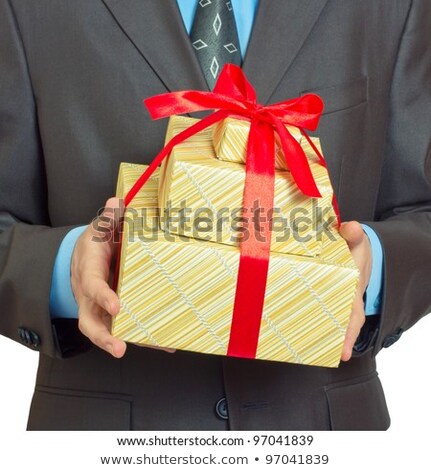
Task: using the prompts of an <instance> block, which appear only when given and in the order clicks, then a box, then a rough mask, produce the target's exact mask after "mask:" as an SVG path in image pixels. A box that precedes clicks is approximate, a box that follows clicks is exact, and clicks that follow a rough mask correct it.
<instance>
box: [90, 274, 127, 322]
mask: <svg viewBox="0 0 431 470" xmlns="http://www.w3.org/2000/svg"><path fill="white" fill-rule="evenodd" d="M82 292H83V294H84V295H85V297H86V298H87V299H88V300H91V301H92V302H94V303H95V304H97V305H98V306H99V307H100V308H102V309H103V310H106V311H107V312H108V313H109V314H110V315H117V313H118V312H119V311H120V300H119V298H118V296H117V294H116V293H115V292H114V291H113V290H112V289H111V288H110V287H109V284H108V283H107V282H106V281H105V279H104V278H103V276H101V275H98V274H95V273H91V274H90V273H86V275H85V277H84V278H83V280H82Z"/></svg>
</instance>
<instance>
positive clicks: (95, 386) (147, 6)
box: [0, 0, 431, 429]
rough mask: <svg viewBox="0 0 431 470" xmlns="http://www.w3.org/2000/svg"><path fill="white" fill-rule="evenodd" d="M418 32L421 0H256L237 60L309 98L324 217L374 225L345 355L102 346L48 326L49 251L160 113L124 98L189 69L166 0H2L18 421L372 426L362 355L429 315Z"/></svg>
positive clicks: (191, 79) (424, 16) (5, 250)
mask: <svg viewBox="0 0 431 470" xmlns="http://www.w3.org/2000/svg"><path fill="white" fill-rule="evenodd" d="M430 27H431V2H430V1H429V0H354V1H353V0H301V1H299V0H261V1H260V6H259V8H258V11H257V16H256V20H255V24H254V28H253V32H252V36H251V40H250V43H249V46H248V50H247V54H246V57H245V60H244V65H243V68H244V70H245V72H246V74H247V76H248V77H249V79H250V81H251V82H252V83H253V84H254V85H255V87H256V89H257V94H258V99H259V101H260V102H262V103H273V102H276V101H280V100H283V99H287V98H290V97H295V96H298V95H300V94H301V93H304V92H306V91H315V92H317V93H319V94H320V95H321V96H322V98H323V99H324V100H325V103H326V109H325V113H324V116H323V117H322V120H321V125H320V127H319V129H318V132H317V134H318V135H319V136H320V138H321V142H322V145H323V149H324V153H325V156H326V158H327V161H328V165H329V169H330V174H331V177H332V180H333V184H334V188H335V190H336V193H337V195H338V200H339V203H340V209H341V215H342V218H343V219H344V220H349V219H358V220H359V221H362V222H367V223H369V224H370V225H371V226H372V227H373V228H374V229H375V231H376V232H377V233H378V235H379V236H380V238H381V241H382V244H383V248H384V254H385V270H384V271H385V276H384V298H383V306H382V313H381V315H380V317H378V320H377V319H376V318H374V319H369V320H368V322H367V324H366V326H365V327H364V329H363V334H362V336H361V338H360V341H358V343H357V346H356V352H355V357H354V358H353V359H352V360H351V361H349V362H348V363H344V364H341V366H340V367H339V368H338V369H326V368H318V367H307V366H298V365H289V364H281V363H271V362H263V361H253V360H239V359H232V358H221V357H216V356H206V355H201V354H192V353H186V352H180V351H178V352H177V353H175V354H173V355H171V354H167V353H164V352H160V351H155V350H148V349H144V348H137V347H134V346H130V347H129V350H128V353H127V355H126V357H125V358H124V359H122V360H115V359H113V358H111V357H109V356H108V355H107V354H105V353H104V352H102V351H100V350H98V349H97V348H95V347H94V348H93V347H90V345H89V344H88V342H87V341H86V340H85V339H84V338H83V337H82V336H81V335H80V334H79V332H78V329H77V325H76V322H75V321H72V320H69V321H66V320H63V321H61V320H56V321H51V318H50V315H49V311H48V303H49V291H50V281H51V273H52V267H53V262H54V259H55V256H56V253H57V250H58V247H59V244H60V243H61V240H62V238H63V237H64V236H65V234H66V233H67V232H68V230H70V228H71V227H72V226H74V225H78V224H85V223H88V222H89V221H90V220H91V219H92V218H93V217H94V215H95V214H96V211H97V210H98V209H99V208H100V207H101V206H102V205H103V204H104V201H105V200H106V199H107V198H108V197H110V196H111V195H112V194H113V193H114V184H115V180H116V175H117V171H118V166H119V163H120V162H122V161H125V162H140V163H148V162H149V161H150V160H151V159H152V158H153V156H154V155H155V154H156V152H157V151H158V150H159V149H160V148H161V146H162V143H163V137H164V133H165V129H166V121H164V122H159V121H157V122H153V121H151V120H150V118H149V116H148V114H147V112H146V111H145V109H144V108H143V105H142V99H143V98H145V97H148V96H151V95H154V94H157V93H162V92H166V91H168V90H171V91H174V90H180V89H190V88H195V89H205V88H206V84H205V80H204V78H203V76H202V73H201V70H200V68H199V64H198V62H197V59H196V57H195V55H194V52H193V49H192V47H191V45H190V42H189V38H188V36H187V34H186V31H185V29H184V26H183V24H182V20H181V16H180V13H179V11H178V8H177V5H176V2H175V0H163V1H161V0H74V1H73V2H72V1H67V0H38V1H37V2H36V1H34V2H30V1H26V0H0V34H1V37H0V60H1V71H0V210H1V211H2V212H1V218H0V221H1V235H0V299H1V303H0V332H1V333H2V334H4V335H6V336H8V337H10V338H12V339H15V340H17V341H21V342H23V343H26V344H27V346H29V347H31V348H34V349H37V350H39V351H40V365H39V370H38V375H37V384H36V391H35V395H34V400H33V403H32V407H31V412H30V419H29V428H30V429H173V428H178V429H229V428H230V429H265V428H266V429H268V428H269V429H386V428H387V427H388V426H389V415H388V411H387V408H386V404H385V398H384V394H383V391H382V388H381V384H380V381H379V378H378V376H377V372H376V362H375V355H376V354H377V353H378V351H379V350H380V349H381V348H382V347H387V346H389V345H390V344H391V343H393V342H394V341H396V340H397V339H398V338H399V336H400V334H401V333H402V331H404V330H407V329H408V328H410V327H411V326H412V325H413V324H414V323H416V322H417V321H418V320H419V319H420V318H421V317H422V316H423V315H424V314H426V313H427V312H428V311H429V310H430V309H431V294H430V291H431V289H430V284H429V282H430V281H429V279H430V270H431V212H430V210H431V186H430V179H431V158H430V148H431V141H430V134H431V133H430V119H431V111H430V110H431V43H430V40H429V31H430ZM11 360H13V358H11ZM400 379H402V378H401V377H400ZM222 397H226V399H227V406H228V414H229V419H228V420H225V419H221V418H220V417H219V414H220V412H221V414H222V415H223V410H221V408H220V406H219V407H218V408H216V403H217V402H218V401H219V399H221V398H222ZM217 411H218V412H219V413H217Z"/></svg>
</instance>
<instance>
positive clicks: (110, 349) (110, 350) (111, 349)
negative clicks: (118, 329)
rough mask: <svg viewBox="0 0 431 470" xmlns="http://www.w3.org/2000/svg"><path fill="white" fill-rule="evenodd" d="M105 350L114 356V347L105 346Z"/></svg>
mask: <svg viewBox="0 0 431 470" xmlns="http://www.w3.org/2000/svg"><path fill="white" fill-rule="evenodd" d="M106 349H107V351H108V352H109V353H110V354H112V355H114V347H113V346H112V344H107V345H106Z"/></svg>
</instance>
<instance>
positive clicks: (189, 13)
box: [49, 0, 383, 318]
mask: <svg viewBox="0 0 431 470" xmlns="http://www.w3.org/2000/svg"><path fill="white" fill-rule="evenodd" d="M160 1H163V0H160ZM177 3H178V7H179V9H180V12H181V15H182V18H183V22H184V26H185V28H186V30H187V33H188V34H190V30H191V28H192V23H193V18H194V15H195V11H196V7H197V3H198V0H195V1H193V0H177ZM231 3H232V7H233V12H234V15H235V22H236V27H237V31H238V38H239V43H240V47H241V54H242V57H244V55H245V51H246V50H247V45H248V41H249V39H250V35H251V30H252V27H253V22H254V17H255V14H256V10H257V5H258V0H231ZM85 228H86V227H78V228H75V229H73V230H71V231H70V232H69V233H68V234H67V235H66V236H65V237H64V239H63V241H62V243H61V245H60V248H59V250H58V253H57V257H56V260H55V263H54V270H53V273H52V283H51V294H50V304H49V305H50V312H51V316H52V317H54V318H56V317H61V318H78V306H77V304H76V301H75V298H74V296H73V293H72V288H71V284H70V263H71V259H72V253H73V249H74V247H75V243H76V241H77V239H78V238H79V236H80V235H81V233H82V232H83V231H84V230H85ZM363 228H364V231H365V233H366V234H367V235H368V237H369V239H370V242H371V248H372V252H373V265H372V272H371V277H370V282H369V284H368V287H367V291H366V295H365V314H366V315H374V314H376V313H379V311H380V301H381V290H382V277H383V250H382V246H381V244H380V241H379V238H378V237H377V234H376V233H375V232H374V230H373V229H372V228H370V227H368V226H366V225H363Z"/></svg>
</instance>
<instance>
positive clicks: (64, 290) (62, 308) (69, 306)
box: [49, 226, 87, 318]
mask: <svg viewBox="0 0 431 470" xmlns="http://www.w3.org/2000/svg"><path fill="white" fill-rule="evenodd" d="M86 228H87V226H83V227H76V228H74V229H72V230H71V231H70V232H68V233H67V235H66V236H65V237H64V238H63V241H62V242H61V245H60V248H59V249H58V253H57V257H56V258H55V262H54V269H53V272H52V280H51V291H50V295H49V311H50V314H51V318H78V304H77V303H76V300H75V297H74V295H73V292H72V285H71V283H70V263H71V261H72V254H73V249H74V248H75V244H76V241H77V240H78V238H79V237H80V236H81V234H82V233H83V232H84V230H85V229H86Z"/></svg>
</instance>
